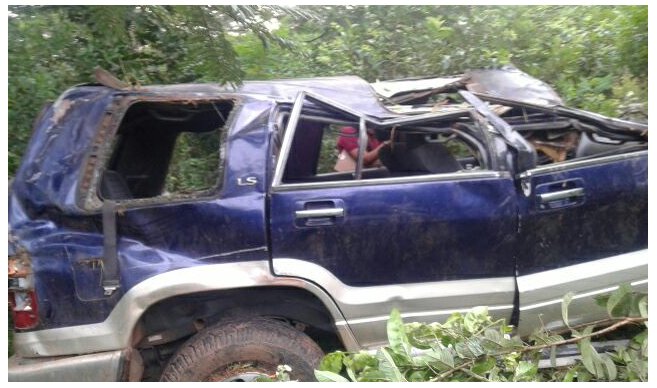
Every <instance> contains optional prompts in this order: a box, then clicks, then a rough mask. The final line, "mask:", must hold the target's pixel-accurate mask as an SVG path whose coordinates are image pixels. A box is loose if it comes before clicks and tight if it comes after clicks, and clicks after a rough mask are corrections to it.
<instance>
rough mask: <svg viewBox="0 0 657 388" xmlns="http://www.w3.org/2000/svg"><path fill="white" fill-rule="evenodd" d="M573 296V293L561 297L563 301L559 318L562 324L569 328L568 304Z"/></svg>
mask: <svg viewBox="0 0 657 388" xmlns="http://www.w3.org/2000/svg"><path fill="white" fill-rule="evenodd" d="M574 296H575V293H574V292H569V293H567V294H566V295H564V296H563V301H562V302H561V317H562V318H563V322H564V323H565V324H566V326H568V327H570V324H569V323H568V306H569V305H570V302H572V301H573V297H574Z"/></svg>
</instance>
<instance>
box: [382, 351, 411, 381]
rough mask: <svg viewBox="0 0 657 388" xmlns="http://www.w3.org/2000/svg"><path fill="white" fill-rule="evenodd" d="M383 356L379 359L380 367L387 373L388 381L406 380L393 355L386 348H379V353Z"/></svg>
mask: <svg viewBox="0 0 657 388" xmlns="http://www.w3.org/2000/svg"><path fill="white" fill-rule="evenodd" d="M377 354H378V355H380V356H381V358H380V359H379V369H380V370H381V371H382V372H383V373H384V374H385V376H386V378H387V380H388V381H392V382H405V381H406V379H404V376H403V375H402V373H401V371H400V370H399V368H398V367H397V365H396V364H395V362H394V360H393V358H392V356H391V355H390V353H388V351H387V350H386V349H385V348H381V349H379V352H378V353H377Z"/></svg>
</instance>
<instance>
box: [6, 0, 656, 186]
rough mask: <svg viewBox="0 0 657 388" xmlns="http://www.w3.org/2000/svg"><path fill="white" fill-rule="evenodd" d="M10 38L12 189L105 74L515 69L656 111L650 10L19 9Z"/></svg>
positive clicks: (175, 78)
mask: <svg viewBox="0 0 657 388" xmlns="http://www.w3.org/2000/svg"><path fill="white" fill-rule="evenodd" d="M8 27H9V47H8V54H9V88H8V96H9V130H8V138H9V174H10V175H13V173H14V172H15V170H16V168H17V166H18V164H19V162H20V158H21V155H22V153H23V150H24V148H25V146H26V143H27V140H28V138H29V136H30V133H31V128H30V127H31V124H32V121H33V120H34V118H35V117H36V116H37V114H38V112H39V110H40V109H41V106H42V105H43V104H44V103H45V102H46V101H49V100H53V99H55V98H56V97H57V95H59V94H60V93H61V92H62V91H64V90H65V89H66V88H68V87H70V86H72V85H75V84H79V83H84V82H91V81H93V78H92V75H93V69H94V68H95V67H97V66H101V67H103V68H105V69H107V70H109V71H110V72H112V73H114V74H116V75H117V76H118V77H119V78H121V79H122V80H124V81H126V82H129V83H131V84H137V85H145V84H153V83H178V82H192V81H193V82H218V83H239V82H240V81H241V80H244V79H271V78H292V77H309V76H330V75H338V74H341V75H343V74H354V75H358V76H361V77H363V78H365V79H366V80H368V81H375V80H377V79H381V80H383V79H392V78H402V77H415V76H427V75H446V74H458V73H462V72H464V71H467V70H468V69H473V68H481V67H491V66H499V65H502V64H506V63H513V64H514V65H515V66H517V67H518V68H520V69H522V70H523V71H525V72H527V73H529V74H531V75H533V76H535V77H537V78H539V79H542V80H545V81H546V82H548V83H550V84H551V85H552V86H553V87H555V89H556V90H557V92H558V93H559V94H560V95H561V96H562V97H563V98H564V100H565V101H566V102H567V103H568V104H569V105H573V106H577V107H580V108H584V109H588V110H592V111H595V112H599V113H603V114H607V115H612V116H618V115H622V114H624V113H625V112H626V111H627V110H629V109H630V108H631V107H633V106H636V104H641V103H645V102H646V101H647V90H648V87H647V81H648V66H647V64H648V7H647V6H454V5H438V6H436V5H432V6H429V5H423V6H304V7H280V6H229V5H220V6H169V5H149V6H125V5H123V6H10V7H9V26H8Z"/></svg>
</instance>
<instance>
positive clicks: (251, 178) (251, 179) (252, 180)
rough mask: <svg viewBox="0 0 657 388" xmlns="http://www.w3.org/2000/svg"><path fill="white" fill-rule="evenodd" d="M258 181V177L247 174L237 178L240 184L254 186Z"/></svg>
mask: <svg viewBox="0 0 657 388" xmlns="http://www.w3.org/2000/svg"><path fill="white" fill-rule="evenodd" d="M256 183H258V178H257V177H254V176H247V177H244V178H237V185H238V186H253V185H255V184H256Z"/></svg>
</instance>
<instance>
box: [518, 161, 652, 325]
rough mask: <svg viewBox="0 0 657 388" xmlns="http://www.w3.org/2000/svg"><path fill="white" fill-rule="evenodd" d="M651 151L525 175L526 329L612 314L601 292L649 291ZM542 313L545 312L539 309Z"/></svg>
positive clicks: (521, 284) (521, 264)
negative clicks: (600, 301)
mask: <svg viewBox="0 0 657 388" xmlns="http://www.w3.org/2000/svg"><path fill="white" fill-rule="evenodd" d="M647 162H648V154H647V151H638V152H630V153H624V154H617V155H608V156H601V157H598V158H595V157H593V158H583V159H582V160H577V159H574V160H571V161H565V162H562V163H555V164H552V165H547V166H542V167H537V168H534V169H530V170H528V171H525V172H522V173H521V174H520V177H519V179H520V180H521V182H522V183H521V185H522V186H523V187H524V188H525V195H522V196H520V200H519V202H520V207H521V214H520V219H521V221H520V222H521V228H520V236H519V240H518V244H519V245H518V246H519V249H518V289H519V301H520V322H519V328H520V331H521V333H528V332H530V331H531V329H533V328H536V327H540V326H545V327H546V328H548V329H549V328H552V327H557V326H561V325H563V323H562V317H561V300H562V297H563V296H564V295H565V294H566V293H568V292H574V293H575V298H574V301H573V302H572V303H571V305H570V309H571V314H570V315H571V316H577V319H576V320H573V321H571V322H570V323H571V324H577V323H585V322H586V321H592V320H595V319H601V318H605V317H606V311H605V309H603V308H600V307H598V306H596V305H595V301H594V299H593V298H594V297H595V296H598V295H601V294H604V293H608V292H609V291H610V290H612V289H613V288H614V287H616V286H618V285H619V284H621V283H630V284H632V285H633V286H635V287H640V288H643V289H645V290H646V291H647V281H648V272H647V264H648V258H647V247H648V235H647V231H648V164H647ZM539 311H540V314H539Z"/></svg>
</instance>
